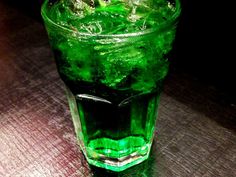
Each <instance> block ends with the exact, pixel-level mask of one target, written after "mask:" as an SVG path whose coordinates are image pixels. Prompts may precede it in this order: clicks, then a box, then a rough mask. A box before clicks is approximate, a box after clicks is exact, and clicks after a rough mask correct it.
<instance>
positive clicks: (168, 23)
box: [41, 0, 181, 38]
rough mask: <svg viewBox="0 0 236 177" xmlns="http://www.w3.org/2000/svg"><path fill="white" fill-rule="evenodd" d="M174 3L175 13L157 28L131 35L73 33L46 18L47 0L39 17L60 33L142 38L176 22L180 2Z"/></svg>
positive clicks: (179, 10) (177, 0)
mask: <svg viewBox="0 0 236 177" xmlns="http://www.w3.org/2000/svg"><path fill="white" fill-rule="evenodd" d="M174 1H175V12H174V13H173V15H172V16H171V17H170V18H168V19H167V20H166V21H164V22H162V23H160V24H159V25H157V27H154V28H151V29H147V30H143V31H138V32H133V33H123V34H91V33H84V32H79V31H74V30H72V29H69V28H67V27H65V26H62V25H59V24H57V23H56V22H54V21H53V20H52V19H51V18H49V17H48V15H47V12H46V10H45V9H46V8H44V7H45V6H46V5H47V3H48V2H49V0H45V1H44V3H43V4H42V7H41V15H42V17H43V19H44V21H45V20H46V21H48V22H49V23H50V24H52V25H53V26H55V27H56V28H59V29H60V30H62V31H66V32H69V33H73V34H74V35H78V36H81V37H82V36H83V37H98V38H99V37H102V38H103V37H112V38H114V37H119V38H125V37H135V36H143V35H148V34H151V33H155V32H158V31H160V30H162V29H165V27H166V26H168V25H170V24H172V23H175V22H176V20H177V19H178V18H179V16H180V13H181V3H180V0H174Z"/></svg>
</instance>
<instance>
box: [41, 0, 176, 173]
mask: <svg viewBox="0 0 236 177" xmlns="http://www.w3.org/2000/svg"><path fill="white" fill-rule="evenodd" d="M179 13H180V5H179V1H167V0H159V1H158V0H157V1H144V0H143V1H141V0H140V1H139V0H136V1H126V0H111V1H103V0H98V1H80V0H71V1H65V0H64V1H63V0H61V1H55V0H54V1H47V0H46V2H45V3H44V5H43V6H42V16H43V18H44V22H45V26H46V28H47V31H48V35H49V38H50V43H51V46H52V49H53V51H54V55H55V59H56V64H57V68H58V72H59V74H60V77H61V79H62V80H63V81H64V83H65V85H66V88H67V96H68V100H69V105H70V110H71V114H72V119H73V123H74V126H75V132H76V135H77V139H78V144H79V145H80V147H81V149H82V151H83V153H84V154H85V157H86V159H87V161H88V162H89V163H90V164H92V165H95V166H98V167H103V168H106V169H109V170H113V171H122V170H124V169H126V168H128V167H131V166H133V165H135V164H138V163H140V162H142V161H144V160H145V159H147V158H148V156H149V152H150V148H151V145H152V141H153V134H154V129H155V122H156V117H157V107H158V102H159V97H160V93H161V90H162V85H163V84H162V83H163V80H164V78H165V76H166V74H167V72H168V64H169V62H168V60H167V54H168V52H169V51H170V50H171V45H172V42H173V40H174V35H175V27H176V23H177V18H178V16H179Z"/></svg>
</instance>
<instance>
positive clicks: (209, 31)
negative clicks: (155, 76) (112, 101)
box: [6, 0, 236, 104]
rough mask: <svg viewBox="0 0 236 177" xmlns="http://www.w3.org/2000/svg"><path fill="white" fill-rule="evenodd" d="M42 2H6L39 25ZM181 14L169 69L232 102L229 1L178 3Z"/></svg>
mask: <svg viewBox="0 0 236 177" xmlns="http://www.w3.org/2000/svg"><path fill="white" fill-rule="evenodd" d="M42 1H43V0H21V1H16V0H8V1H6V2H7V3H10V4H11V5H13V6H16V7H17V8H19V9H21V10H22V11H23V12H24V13H26V14H28V15H30V16H32V17H33V18H35V19H36V20H38V21H40V22H42V19H41V16H40V5H41V3H42ZM181 2H182V15H181V17H180V22H179V25H178V30H177V36H176V41H175V43H174V48H173V51H172V53H171V57H170V59H171V70H172V69H177V70H180V71H181V72H185V73H188V74H189V75H192V76H193V77H194V78H197V79H199V81H200V82H202V83H204V84H206V85H208V86H209V85H212V86H213V87H215V88H217V89H218V90H219V91H220V92H222V93H223V95H224V99H226V100H227V101H229V102H230V103H234V104H235V103H236V94H235V90H236V86H235V80H236V79H235V76H236V70H235V65H234V60H235V59H236V56H235V53H234V52H233V51H234V50H236V49H234V46H235V36H234V32H235V31H234V29H233V26H234V23H235V19H233V16H234V15H233V12H234V10H233V5H232V3H231V1H229V0H225V1H212V0H207V1H206V0H204V1H201V0H181Z"/></svg>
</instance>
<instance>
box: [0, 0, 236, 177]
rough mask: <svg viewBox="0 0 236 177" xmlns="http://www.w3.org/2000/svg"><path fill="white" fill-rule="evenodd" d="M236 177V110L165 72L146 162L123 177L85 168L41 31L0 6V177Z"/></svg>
mask: <svg viewBox="0 0 236 177" xmlns="http://www.w3.org/2000/svg"><path fill="white" fill-rule="evenodd" d="M67 176H68V177H109V176H120V177H172V176H173V177H202V176H204V177H235V176H236V108H235V105H233V104H229V103H228V102H227V101H225V100H224V94H223V93H220V92H218V91H217V90H216V89H214V87H210V86H206V84H203V83H201V82H199V81H198V80H197V79H194V78H192V77H190V76H188V75H187V74H185V73H181V72H180V71H178V70H175V69H171V71H170V73H169V75H168V77H167V80H166V82H165V87H164V91H163V93H162V97H161V103H160V106H159V118H158V122H157V127H156V133H155V139H154V144H153V148H152V153H151V156H150V158H149V159H148V160H147V161H145V162H144V163H142V164H140V165H137V166H135V167H133V168H130V169H128V170H126V171H124V172H122V173H112V172H108V171H106V170H102V169H99V168H95V167H91V166H89V165H88V164H87V162H86V160H85V158H84V156H83V154H82V153H81V151H80V149H79V146H78V145H77V144H76V140H75V133H74V130H73V126H72V120H71V116H70V112H69V108H68V104H67V99H66V97H65V88H64V85H63V83H62V81H61V80H60V78H59V76H58V73H57V70H56V67H55V61H54V59H53V55H52V52H51V49H50V47H49V44H48V38H47V35H46V32H45V29H44V27H43V25H42V23H40V22H38V21H35V20H34V19H32V18H30V17H28V16H26V15H24V14H23V13H22V12H20V11H18V10H17V9H15V8H13V7H11V6H9V5H6V4H5V3H3V2H2V1H1V2H0V177H67Z"/></svg>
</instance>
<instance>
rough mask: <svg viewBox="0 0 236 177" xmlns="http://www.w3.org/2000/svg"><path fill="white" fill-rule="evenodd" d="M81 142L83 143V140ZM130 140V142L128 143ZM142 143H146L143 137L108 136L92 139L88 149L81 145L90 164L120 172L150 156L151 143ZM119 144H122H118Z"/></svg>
mask: <svg viewBox="0 0 236 177" xmlns="http://www.w3.org/2000/svg"><path fill="white" fill-rule="evenodd" d="M79 142H80V143H81V141H79ZM128 142H129V144H126V143H128ZM140 143H144V141H143V139H142V138H141V137H126V138H124V139H121V140H112V139H108V138H100V139H96V140H92V141H91V142H90V143H89V144H88V146H89V147H87V148H86V150H85V148H83V147H84V146H83V145H81V144H80V145H81V149H82V150H83V153H84V155H85V157H86V159H87V161H88V163H89V164H91V165H94V166H96V167H101V168H105V169H108V170H112V171H115V172H120V171H123V170H125V169H127V168H129V167H132V166H134V165H136V164H139V163H141V162H143V161H144V160H146V159H147V158H148V157H149V153H150V148H151V144H144V145H142V146H140ZM104 144H106V146H104ZM118 144H119V145H120V146H117V145H118ZM127 146H128V147H127ZM103 147H106V148H103ZM116 147H119V149H117V148H116Z"/></svg>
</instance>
